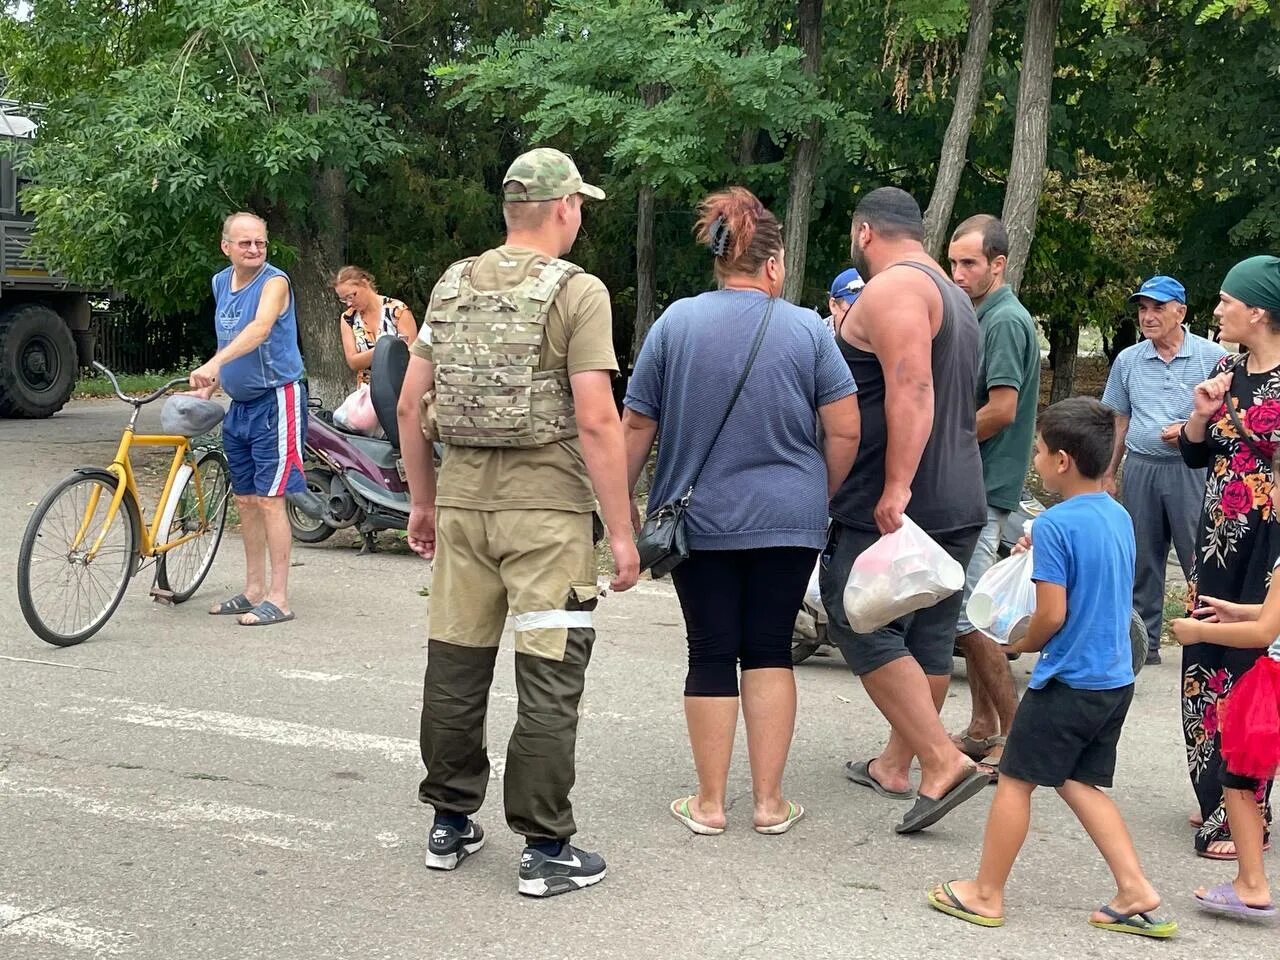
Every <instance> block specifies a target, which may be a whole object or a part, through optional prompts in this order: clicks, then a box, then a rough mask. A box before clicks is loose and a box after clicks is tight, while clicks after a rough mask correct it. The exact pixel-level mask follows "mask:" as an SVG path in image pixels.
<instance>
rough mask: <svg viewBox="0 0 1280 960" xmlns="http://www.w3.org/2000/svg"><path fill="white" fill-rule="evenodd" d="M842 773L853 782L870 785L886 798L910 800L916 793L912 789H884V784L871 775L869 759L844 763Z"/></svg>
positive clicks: (865, 785)
mask: <svg viewBox="0 0 1280 960" xmlns="http://www.w3.org/2000/svg"><path fill="white" fill-rule="evenodd" d="M844 775H845V776H846V777H848V778H849V779H850V780H852V781H853V782H854V783H857V784H861V785H862V786H864V787H870V788H871V789H872V790H874V791H875V792H876V793H877V794H879V795H880V796H882V797H884V798H885V799H886V800H910V799H911V798H912V797H914V796H915V795H916V792H915V791H914V790H886V789H885V787H884V785H883V784H881V783H880V781H879V780H877V779H876V778H875V777H873V776H872V775H871V761H870V760H859V761H857V762H856V763H855V762H854V761H853V760H850V761H849V762H848V763H846V764H845V765H844Z"/></svg>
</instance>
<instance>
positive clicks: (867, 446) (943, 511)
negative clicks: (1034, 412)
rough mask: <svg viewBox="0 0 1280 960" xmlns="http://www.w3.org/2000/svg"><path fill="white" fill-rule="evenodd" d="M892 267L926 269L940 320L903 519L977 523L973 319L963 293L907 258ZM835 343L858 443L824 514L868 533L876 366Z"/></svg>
mask: <svg viewBox="0 0 1280 960" xmlns="http://www.w3.org/2000/svg"><path fill="white" fill-rule="evenodd" d="M899 265H902V266H908V267H914V268H916V269H917V270H921V271H923V272H924V273H926V274H928V275H929V277H930V278H931V279H932V280H933V282H934V283H935V284H936V285H937V287H938V292H939V293H941V294H942V323H941V325H939V327H938V333H937V335H936V336H934V338H933V356H932V367H933V433H932V434H930V436H929V442H928V443H927V444H925V448H924V454H923V455H922V456H921V457H920V468H919V469H918V470H917V471H916V476H915V480H914V481H912V483H911V502H910V503H908V504H907V516H909V517H910V518H911V519H912V520H914V521H915V522H916V523H917V524H919V525H920V527H921V528H922V529H924V530H927V531H929V532H931V533H944V532H947V531H951V530H959V529H962V528H964V527H976V526H981V525H982V524H983V523H985V522H986V518H987V506H986V504H987V495H986V489H985V487H984V486H983V481H982V458H981V456H979V454H978V434H977V412H978V411H977V405H978V402H977V397H978V392H977V381H978V365H979V354H980V350H981V345H980V344H981V341H980V340H979V337H978V318H977V315H976V314H975V313H974V312H973V304H972V303H970V302H969V298H968V297H967V296H966V295H965V293H964V291H962V290H961V289H960V288H959V287H957V286H956V285H955V284H953V283H952V282H951V281H950V280H948V279H947V278H946V277H944V276H943V275H942V274H941V273H939V272H938V271H937V270H934V269H933V268H932V267H929V266H926V265H925V264H923V263H915V262H913V261H910V260H903V261H901V264H894V266H899ZM836 342H837V343H838V344H839V345H840V352H841V353H842V354H844V358H845V360H846V361H847V362H848V364H849V372H850V373H852V374H853V379H854V382H856V383H857V385H858V409H859V412H860V413H861V415H862V442H861V444H860V445H859V446H858V458H857V460H855V461H854V464H853V470H852V471H850V473H849V477H848V479H847V480H845V482H844V483H843V484H842V485H841V487H840V489H839V490H837V491H836V495H835V496H834V497H832V499H831V516H832V517H834V518H835V519H836V520H839V521H840V522H841V523H843V524H845V525H846V526H850V527H858V528H861V529H870V530H874V529H875V525H876V523H875V508H876V504H877V503H878V502H879V501H880V495H881V494H882V493H883V491H884V457H885V446H886V439H887V438H886V430H885V419H884V370H883V369H882V368H881V366H880V360H879V359H878V358H877V357H876V355H875V354H874V353H869V352H867V351H866V350H859V349H858V348H857V347H854V346H850V345H849V344H848V343H846V342H845V340H844V338H843V337H841V336H839V335H838V334H837V336H836Z"/></svg>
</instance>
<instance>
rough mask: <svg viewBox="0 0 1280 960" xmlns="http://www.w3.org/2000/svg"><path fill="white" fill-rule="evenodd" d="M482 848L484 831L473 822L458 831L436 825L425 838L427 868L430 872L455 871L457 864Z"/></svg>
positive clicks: (442, 825) (470, 821)
mask: <svg viewBox="0 0 1280 960" xmlns="http://www.w3.org/2000/svg"><path fill="white" fill-rule="evenodd" d="M483 846H484V831H483V830H481V829H480V824H478V823H476V822H475V821H474V820H468V821H467V828H466V829H465V830H459V829H457V828H456V827H448V826H445V825H444V824H443V823H437V824H435V825H434V826H433V827H432V828H431V836H430V837H428V838H427V866H428V867H430V868H431V869H432V870H456V869H457V867H458V864H460V863H461V862H462V861H463V860H465V859H467V857H469V856H471V855H472V854H473V853H475V852H476V851H478V850H479V849H480V848H481V847H483Z"/></svg>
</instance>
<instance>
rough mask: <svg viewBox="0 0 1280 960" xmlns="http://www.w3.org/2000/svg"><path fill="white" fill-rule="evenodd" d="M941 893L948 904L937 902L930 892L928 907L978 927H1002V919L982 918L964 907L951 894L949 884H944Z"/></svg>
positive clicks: (957, 898) (958, 899)
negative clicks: (944, 895)
mask: <svg viewBox="0 0 1280 960" xmlns="http://www.w3.org/2000/svg"><path fill="white" fill-rule="evenodd" d="M942 892H943V893H944V894H946V897H947V899H948V900H950V901H951V902H950V903H946V902H944V901H942V900H939V899H938V898H937V896H935V895H934V892H933V891H932V890H930V891H929V893H928V894H927V895H926V896H927V897H928V900H929V906H931V907H933V909H935V910H937V911H939V912H941V913H945V914H946V915H947V916H949V917H955V918H956V919H957V920H964V921H966V922H968V923H975V924H977V925H978V926H980V927H1003V926H1004V917H984V916H983V915H982V914H980V913H974V912H973V911H972V910H970V909H969V908H968V907H966V906H965V905H964V904H963V903H962V902H961V901H960V898H959V897H957V896H956V895H955V894H954V893H952V892H951V884H950V883H944V884H943V885H942Z"/></svg>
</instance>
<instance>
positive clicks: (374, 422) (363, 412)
mask: <svg viewBox="0 0 1280 960" xmlns="http://www.w3.org/2000/svg"><path fill="white" fill-rule="evenodd" d="M333 422H334V423H336V424H337V425H338V426H340V427H342V428H343V429H344V430H351V431H353V432H355V433H363V434H364V435H365V436H366V437H372V436H376V435H377V434H379V433H381V432H382V427H381V426H380V425H379V424H378V413H377V411H376V410H374V409H373V399H372V398H371V397H370V396H369V385H368V384H367V383H362V384H360V386H358V387H356V388H355V390H353V391H352V392H351V394H350V395H349V396H348V397H347V399H345V400H343V401H342V403H341V404H340V405H339V406H338V409H337V410H335V411H333Z"/></svg>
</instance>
